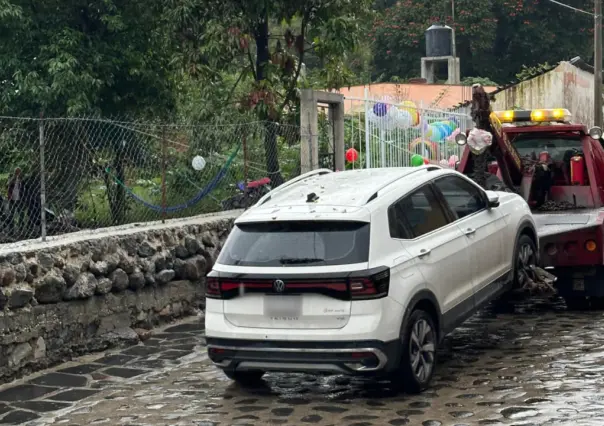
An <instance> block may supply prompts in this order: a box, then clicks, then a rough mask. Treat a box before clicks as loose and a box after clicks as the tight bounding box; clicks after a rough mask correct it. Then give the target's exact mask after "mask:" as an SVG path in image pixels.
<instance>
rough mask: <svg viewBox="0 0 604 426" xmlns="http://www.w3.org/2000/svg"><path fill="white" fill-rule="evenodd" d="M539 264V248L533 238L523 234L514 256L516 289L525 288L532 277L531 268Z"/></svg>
mask: <svg viewBox="0 0 604 426" xmlns="http://www.w3.org/2000/svg"><path fill="white" fill-rule="evenodd" d="M536 264H537V248H536V246H535V242H534V241H533V239H532V238H531V237H529V236H528V235H526V234H523V235H521V236H520V238H518V242H517V243H516V254H515V256H514V288H515V289H519V288H523V287H524V286H525V285H526V284H527V280H528V279H529V277H530V276H531V271H530V267H531V266H532V265H536Z"/></svg>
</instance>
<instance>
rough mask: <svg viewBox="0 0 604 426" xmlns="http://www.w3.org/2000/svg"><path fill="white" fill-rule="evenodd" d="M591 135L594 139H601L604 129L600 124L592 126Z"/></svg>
mask: <svg viewBox="0 0 604 426" xmlns="http://www.w3.org/2000/svg"><path fill="white" fill-rule="evenodd" d="M589 136H591V137H592V139H595V140H597V141H599V140H600V138H601V137H602V129H601V128H600V127H598V126H594V127H592V128H591V129H589Z"/></svg>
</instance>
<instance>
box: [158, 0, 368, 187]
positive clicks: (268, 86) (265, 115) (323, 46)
mask: <svg viewBox="0 0 604 426" xmlns="http://www.w3.org/2000/svg"><path fill="white" fill-rule="evenodd" d="M169 3H170V4H169V7H168V10H169V13H168V15H167V19H168V21H169V22H171V23H172V25H173V27H172V30H173V32H174V34H175V35H176V39H177V40H178V41H179V43H178V45H177V47H176V48H175V50H176V52H177V53H176V55H175V61H177V62H178V63H179V64H180V65H181V67H182V69H183V71H184V72H186V73H187V74H188V75H190V76H193V77H197V78H201V80H200V81H212V82H214V83H215V84H216V85H220V84H224V80H225V75H229V74H233V73H234V74H237V75H238V78H237V79H236V80H235V83H234V84H233V87H232V88H231V89H229V91H228V93H229V95H228V97H227V98H226V100H225V101H229V100H230V96H232V94H235V93H236V88H237V87H239V85H241V84H244V85H245V84H249V88H250V89H249V90H247V91H246V93H245V96H244V97H243V98H240V99H239V100H238V101H239V105H240V106H241V107H242V109H244V110H253V111H254V112H255V113H256V114H257V116H258V117H259V118H260V119H261V120H263V121H266V132H265V133H266V136H265V141H264V142H265V143H264V145H265V154H266V168H267V172H268V174H269V177H270V178H271V179H272V180H273V182H274V183H275V185H279V184H281V183H282V181H283V179H282V176H281V173H280V167H279V157H278V152H277V148H278V144H277V137H276V136H277V133H278V130H277V126H276V123H278V122H283V121H287V116H288V115H289V116H292V115H293V116H295V115H296V104H297V103H298V102H297V101H298V88H299V87H300V86H304V85H308V84H309V81H307V77H311V75H310V73H305V63H306V62H308V61H310V62H314V63H315V68H316V72H314V73H312V77H313V80H311V81H310V84H312V83H316V82H317V80H320V81H322V83H323V85H324V86H323V87H327V88H329V87H342V86H343V85H345V84H347V83H348V81H349V79H351V78H352V77H354V76H352V75H351V74H350V73H349V72H348V67H347V66H346V65H347V57H348V54H349V53H351V52H353V51H354V49H355V47H356V46H358V45H359V41H360V38H361V37H362V31H361V29H362V27H361V23H362V22H363V17H364V16H367V15H368V13H369V12H370V6H371V4H372V1H371V0H358V1H354V2H351V1H347V0H301V1H286V0H245V1H244V0H224V1H215V0H171V1H170V2H169Z"/></svg>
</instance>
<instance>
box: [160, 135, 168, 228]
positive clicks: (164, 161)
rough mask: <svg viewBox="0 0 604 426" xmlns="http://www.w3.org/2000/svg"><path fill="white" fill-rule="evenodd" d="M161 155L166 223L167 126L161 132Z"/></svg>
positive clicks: (162, 199)
mask: <svg viewBox="0 0 604 426" xmlns="http://www.w3.org/2000/svg"><path fill="white" fill-rule="evenodd" d="M161 157H162V173H161V208H162V213H161V222H162V223H166V168H167V162H168V161H167V158H166V157H167V153H166V127H165V126H164V127H162V132H161Z"/></svg>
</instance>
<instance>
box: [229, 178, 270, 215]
mask: <svg viewBox="0 0 604 426" xmlns="http://www.w3.org/2000/svg"><path fill="white" fill-rule="evenodd" d="M270 183H271V180H270V179H269V178H267V177H265V178H262V179H258V180H255V181H251V182H248V183H247V184H246V183H244V182H239V183H238V184H237V185H236V187H237V190H238V193H237V194H235V195H233V196H232V197H230V198H227V199H225V200H222V201H221V202H220V203H221V206H222V210H238V209H247V208H250V207H251V206H253V205H254V204H256V203H257V202H258V200H260V198H262V197H263V196H265V195H266V194H268V193H269V192H270V191H271V189H272V188H271V186H270Z"/></svg>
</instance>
